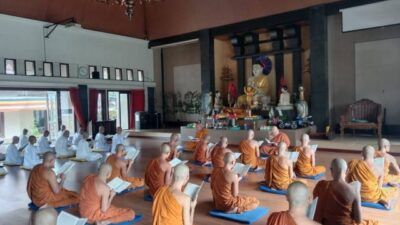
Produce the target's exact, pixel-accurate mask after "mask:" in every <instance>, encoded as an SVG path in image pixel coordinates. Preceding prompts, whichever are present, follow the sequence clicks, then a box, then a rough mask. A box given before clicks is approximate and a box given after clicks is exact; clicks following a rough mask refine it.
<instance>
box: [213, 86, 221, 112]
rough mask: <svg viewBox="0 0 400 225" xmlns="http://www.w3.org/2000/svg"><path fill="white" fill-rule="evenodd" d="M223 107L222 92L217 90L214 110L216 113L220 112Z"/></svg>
mask: <svg viewBox="0 0 400 225" xmlns="http://www.w3.org/2000/svg"><path fill="white" fill-rule="evenodd" d="M221 109H222V98H221V93H219V91H216V92H215V98H214V111H215V112H216V113H219V112H220V111H221Z"/></svg>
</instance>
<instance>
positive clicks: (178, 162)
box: [169, 158, 188, 167]
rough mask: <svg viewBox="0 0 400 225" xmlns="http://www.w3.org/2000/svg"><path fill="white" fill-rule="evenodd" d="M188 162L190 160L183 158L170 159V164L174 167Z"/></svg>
mask: <svg viewBox="0 0 400 225" xmlns="http://www.w3.org/2000/svg"><path fill="white" fill-rule="evenodd" d="M187 162H188V161H187V160H185V161H182V160H180V159H178V158H174V159H173V160H171V161H169V164H171V166H172V167H175V166H177V165H179V164H185V163H187Z"/></svg>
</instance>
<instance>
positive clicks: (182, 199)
mask: <svg viewBox="0 0 400 225" xmlns="http://www.w3.org/2000/svg"><path fill="white" fill-rule="evenodd" d="M172 195H173V196H174V197H175V199H176V200H177V202H178V203H179V205H181V206H182V207H186V206H189V205H190V197H189V196H188V195H186V194H185V193H183V192H180V191H172Z"/></svg>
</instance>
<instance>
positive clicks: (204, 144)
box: [193, 134, 211, 164]
mask: <svg viewBox="0 0 400 225" xmlns="http://www.w3.org/2000/svg"><path fill="white" fill-rule="evenodd" d="M210 138H211V137H210V135H208V134H207V135H205V136H204V137H203V138H202V139H201V140H200V141H199V143H197V146H196V149H195V150H194V154H193V160H194V161H195V162H198V163H201V164H204V163H207V162H209V161H211V149H210V148H209V147H208V144H209V143H210Z"/></svg>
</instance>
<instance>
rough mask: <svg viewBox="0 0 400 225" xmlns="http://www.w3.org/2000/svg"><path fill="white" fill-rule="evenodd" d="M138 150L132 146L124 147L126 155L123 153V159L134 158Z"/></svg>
mask: <svg viewBox="0 0 400 225" xmlns="http://www.w3.org/2000/svg"><path fill="white" fill-rule="evenodd" d="M139 153H140V151H139V150H137V149H136V148H134V147H126V155H125V159H128V160H130V159H131V160H135V159H136V157H137V156H138V155H139Z"/></svg>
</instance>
